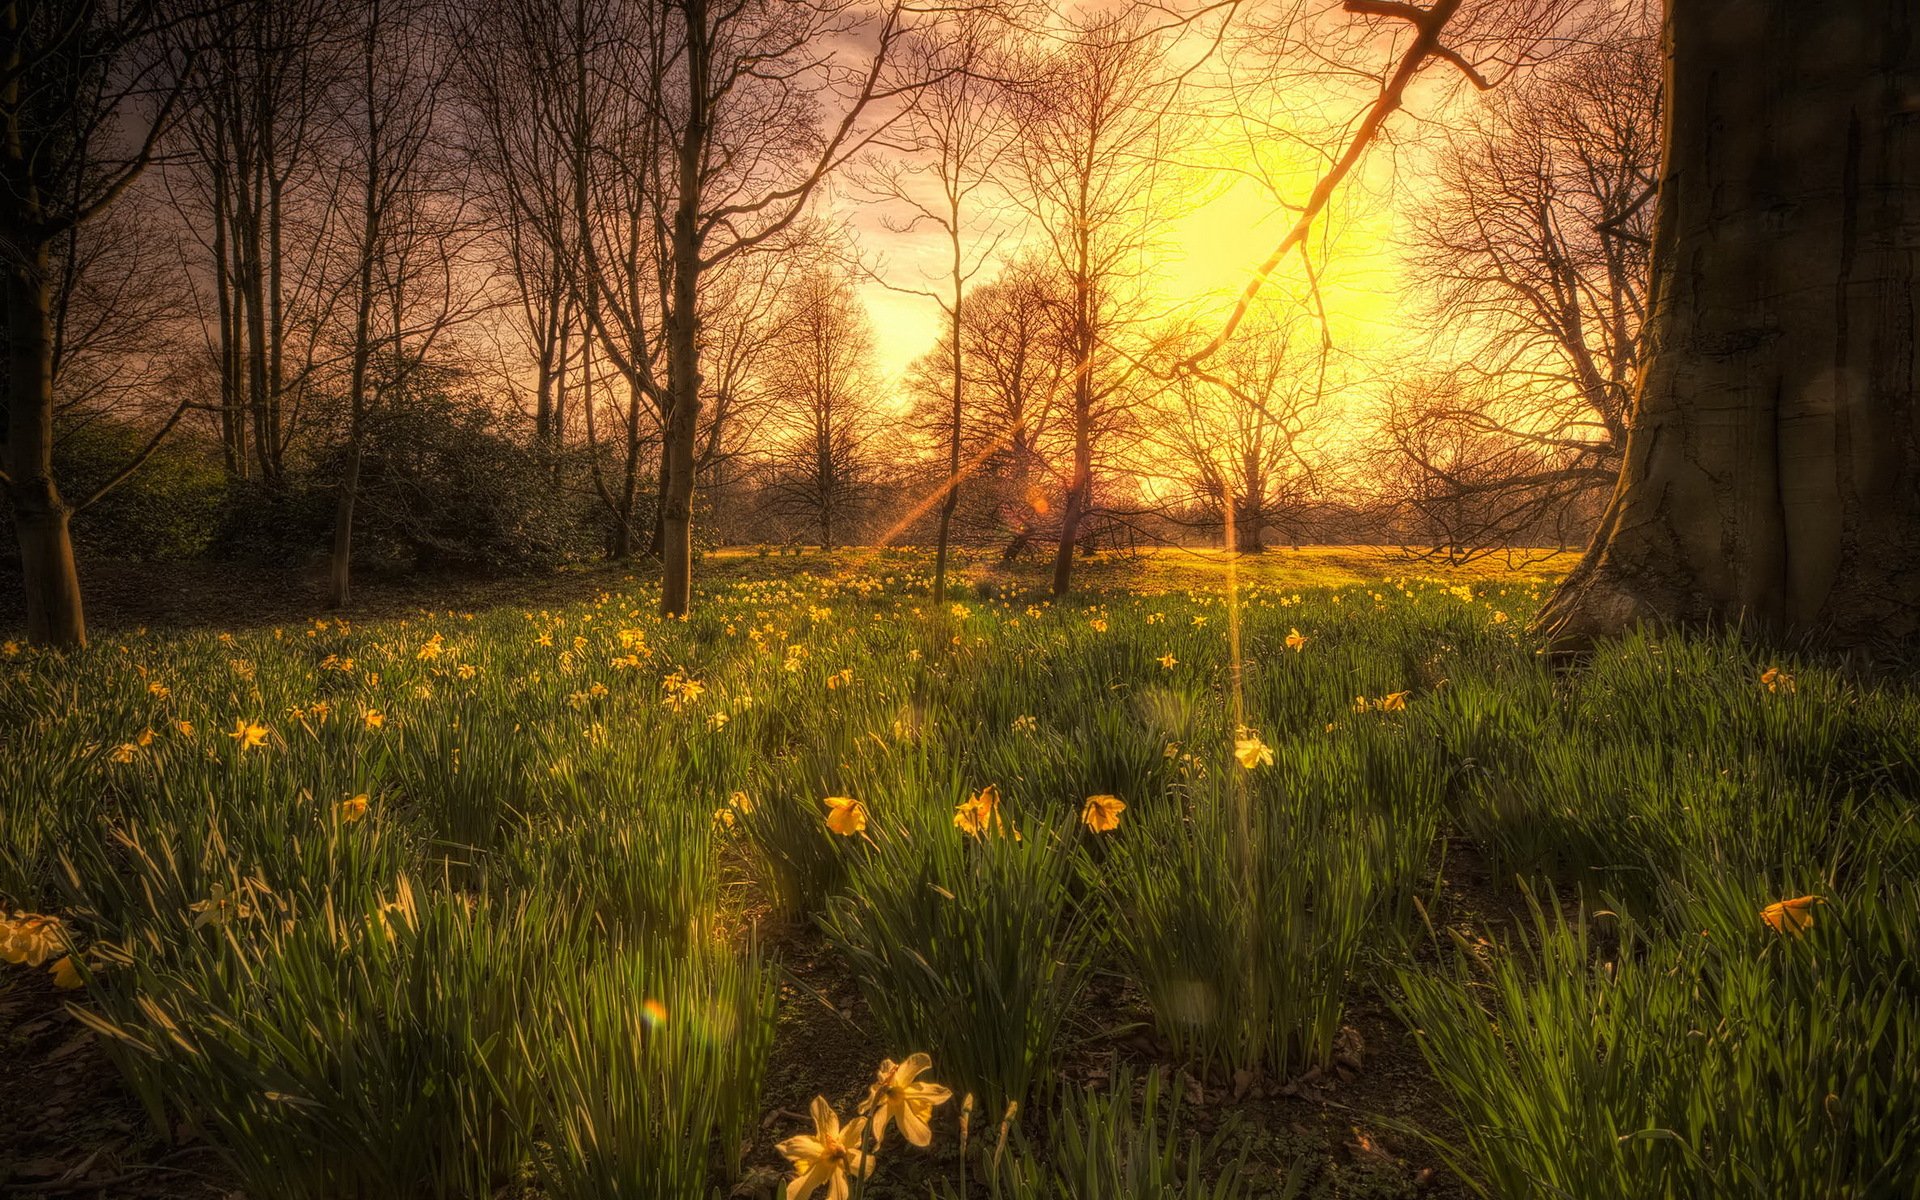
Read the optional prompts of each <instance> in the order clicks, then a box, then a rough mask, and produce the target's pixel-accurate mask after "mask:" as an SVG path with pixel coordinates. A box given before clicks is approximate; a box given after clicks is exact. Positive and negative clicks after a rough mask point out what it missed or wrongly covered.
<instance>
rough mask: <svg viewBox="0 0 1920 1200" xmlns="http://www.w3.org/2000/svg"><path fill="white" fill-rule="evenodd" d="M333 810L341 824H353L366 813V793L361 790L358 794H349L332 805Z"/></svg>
mask: <svg viewBox="0 0 1920 1200" xmlns="http://www.w3.org/2000/svg"><path fill="white" fill-rule="evenodd" d="M333 812H334V815H335V816H336V817H338V818H340V823H341V824H342V825H351V824H353V823H354V822H355V821H358V820H359V819H360V818H361V817H364V816H366V815H367V794H366V793H365V792H361V793H360V794H359V795H358V796H350V797H348V798H347V799H345V800H342V801H341V802H340V803H338V804H336V805H334V806H333Z"/></svg>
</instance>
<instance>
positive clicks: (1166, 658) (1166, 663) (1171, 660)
mask: <svg viewBox="0 0 1920 1200" xmlns="http://www.w3.org/2000/svg"><path fill="white" fill-rule="evenodd" d="M1179 662H1180V660H1179V659H1177V658H1175V657H1174V656H1173V651H1171V650H1169V651H1167V652H1166V653H1165V654H1162V655H1161V656H1160V658H1159V663H1160V665H1161V666H1162V667H1165V668H1166V669H1167V670H1169V671H1171V670H1173V668H1174V667H1175V666H1176V665H1178V663H1179Z"/></svg>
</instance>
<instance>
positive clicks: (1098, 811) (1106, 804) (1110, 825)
mask: <svg viewBox="0 0 1920 1200" xmlns="http://www.w3.org/2000/svg"><path fill="white" fill-rule="evenodd" d="M1126 810H1127V803H1126V801H1124V800H1122V799H1121V798H1120V797H1118V796H1106V795H1100V796H1088V797H1087V802H1086V803H1085V804H1083V805H1081V806H1080V819H1081V820H1082V821H1083V822H1085V823H1086V826H1087V828H1088V829H1091V830H1093V831H1094V832H1095V833H1112V832H1113V831H1114V830H1116V829H1118V828H1120V814H1121V813H1123V812H1125V811H1126Z"/></svg>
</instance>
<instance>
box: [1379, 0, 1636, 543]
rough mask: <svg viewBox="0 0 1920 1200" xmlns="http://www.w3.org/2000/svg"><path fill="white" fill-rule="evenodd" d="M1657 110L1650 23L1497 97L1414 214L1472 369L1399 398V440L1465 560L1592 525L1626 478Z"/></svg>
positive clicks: (1425, 267)
mask: <svg viewBox="0 0 1920 1200" xmlns="http://www.w3.org/2000/svg"><path fill="white" fill-rule="evenodd" d="M1658 106H1659V73H1658V45H1657V33H1656V31H1655V30H1654V29H1653V28H1651V22H1650V20H1649V19H1648V18H1646V15H1645V14H1644V13H1641V14H1639V19H1637V20H1633V21H1628V22H1623V27H1622V28H1621V29H1620V30H1619V31H1618V32H1617V33H1616V35H1615V36H1614V37H1612V38H1609V39H1605V40H1601V41H1599V42H1597V43H1595V44H1594V45H1591V46H1587V47H1582V48H1580V49H1577V50H1574V51H1570V52H1568V53H1564V54H1562V55H1560V56H1558V57H1556V58H1554V59H1553V60H1552V61H1550V62H1548V63H1546V64H1544V65H1542V66H1539V67H1536V68H1534V69H1533V70H1531V71H1530V72H1528V73H1526V74H1525V75H1523V76H1521V77H1519V78H1517V79H1515V80H1514V81H1513V82H1511V83H1509V84H1507V85H1506V86H1505V87H1503V88H1501V89H1500V90H1499V91H1497V92H1494V93H1492V95H1491V103H1490V104H1489V105H1488V106H1487V107H1486V109H1485V110H1484V111H1483V112H1482V113H1480V114H1479V115H1478V116H1477V117H1476V118H1475V119H1474V120H1472V121H1471V122H1470V123H1468V124H1467V125H1466V126H1465V127H1464V128H1461V129H1459V130H1457V131H1454V132H1452V133H1450V134H1449V135H1448V139H1447V145H1446V148H1445V151H1444V153H1443V154H1442V155H1441V157H1440V159H1439V172H1438V174H1439V187H1438V189H1437V192H1436V194H1435V195H1434V196H1433V197H1432V198H1431V199H1430V200H1427V201H1425V202H1423V203H1421V204H1418V205H1416V206H1414V207H1413V209H1412V213H1411V225H1412V230H1413V237H1414V239H1415V250H1414V254H1413V261H1414V263H1415V265H1416V269H1417V270H1418V272H1419V276H1420V278H1421V279H1422V280H1423V281H1424V282H1425V283H1426V285H1427V286H1428V287H1429V288H1430V289H1431V291H1432V294H1433V296H1434V299H1435V312H1434V316H1435V321H1434V328H1435V329H1436V330H1437V331H1439V334H1440V336H1439V337H1438V338H1437V339H1436V340H1437V341H1438V345H1437V347H1436V353H1437V354H1438V355H1440V356H1442V357H1443V358H1451V359H1453V360H1454V361H1455V362H1456V363H1457V365H1455V366H1453V367H1451V368H1450V369H1449V370H1448V371H1447V378H1446V379H1444V380H1439V381H1435V382H1434V384H1433V385H1432V386H1429V387H1427V388H1425V389H1422V390H1421V391H1420V392H1418V393H1413V392H1408V393H1403V394H1402V395H1401V396H1400V397H1398V402H1397V403H1396V404H1395V405H1394V406H1393V408H1392V410H1391V411H1392V416H1393V419H1392V421H1391V422H1390V423H1389V426H1388V432H1389V434H1390V436H1391V437H1392V439H1393V441H1394V443H1395V447H1396V449H1397V451H1398V452H1399V455H1400V457H1401V459H1402V462H1403V463H1404V464H1405V465H1406V466H1410V467H1411V468H1412V470H1413V472H1414V474H1415V476H1416V477H1417V478H1418V480H1419V483H1420V486H1419V488H1418V489H1417V490H1418V494H1419V496H1420V498H1421V500H1422V502H1423V503H1424V504H1426V505H1427V506H1428V509H1429V511H1430V512H1441V511H1444V512H1446V513H1448V514H1449V519H1448V520H1447V521H1446V522H1445V527H1446V538H1445V539H1444V540H1445V547H1444V552H1445V553H1446V554H1448V555H1449V557H1452V558H1455V559H1458V558H1459V557H1460V556H1461V555H1462V554H1469V555H1470V554H1473V553H1477V552H1484V551H1485V550H1488V549H1491V548H1495V547H1498V546H1502V545H1512V544H1515V542H1516V540H1517V539H1520V538H1522V537H1523V536H1524V535H1526V534H1527V533H1528V531H1532V530H1537V529H1539V528H1541V527H1542V523H1543V522H1545V521H1555V522H1556V523H1558V524H1560V525H1561V526H1562V527H1563V528H1565V526H1566V525H1567V522H1568V521H1569V520H1570V519H1571V518H1573V517H1575V516H1577V515H1582V514H1584V515H1585V516H1587V517H1588V518H1589V519H1590V518H1591V517H1592V515H1593V513H1592V508H1593V507H1594V506H1592V505H1590V504H1587V503H1586V501H1587V500H1588V499H1589V498H1591V497H1592V496H1593V495H1594V494H1595V493H1596V492H1599V491H1600V490H1602V489H1604V488H1607V487H1610V486H1611V485H1612V483H1613V480H1614V478H1615V477H1616V476H1617V475H1618V474H1619V470H1620V456H1621V454H1622V452H1623V451H1624V449H1625V445H1626V427H1627V417H1628V414H1629V411H1630V408H1631V404H1632V396H1633V389H1634V386H1635V383H1636V380H1637V375H1638V363H1639V349H1640V347H1639V341H1640V329H1641V323H1642V321H1643V320H1644V319H1645V316H1646V289H1647V278H1648V275H1647V248H1648V245H1649V241H1648V237H1649V233H1650V231H1651V224H1652V220H1651V218H1652V208H1651V205H1649V204H1648V201H1649V200H1650V199H1651V197H1652V194H1653V190H1654V184H1655V171H1656V170H1657V162H1656V159H1657V157H1658V153H1659V151H1658V144H1659V126H1658V117H1659V114H1658ZM1502 492H1504V493H1507V494H1506V495H1501V494H1500V493H1502ZM1450 496H1451V497H1452V498H1453V499H1457V500H1458V501H1459V503H1457V504H1456V503H1452V502H1451V501H1450V498H1449V497H1450ZM1476 516H1477V517H1478V518H1480V519H1483V520H1484V522H1485V523H1484V524H1480V525H1478V527H1476V524H1475V517H1476ZM1568 532H1570V530H1569V531H1568ZM1562 536H1563V537H1564V536H1565V535H1564V534H1563V535H1562Z"/></svg>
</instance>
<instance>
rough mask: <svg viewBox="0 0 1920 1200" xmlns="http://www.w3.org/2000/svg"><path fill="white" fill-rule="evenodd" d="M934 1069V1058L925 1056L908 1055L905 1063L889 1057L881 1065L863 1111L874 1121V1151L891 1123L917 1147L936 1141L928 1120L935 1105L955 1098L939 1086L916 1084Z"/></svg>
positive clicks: (878, 1146)
mask: <svg viewBox="0 0 1920 1200" xmlns="http://www.w3.org/2000/svg"><path fill="white" fill-rule="evenodd" d="M932 1066H933V1059H931V1058H929V1057H928V1056H927V1055H925V1054H913V1055H909V1056H908V1057H907V1061H905V1062H903V1063H896V1062H894V1061H893V1060H892V1059H890V1058H889V1059H887V1060H886V1061H884V1062H882V1063H881V1064H880V1070H879V1071H878V1072H877V1073H876V1075H875V1076H874V1081H873V1088H872V1090H870V1091H869V1092H868V1093H867V1103H866V1107H865V1108H864V1109H863V1110H862V1111H863V1112H866V1113H868V1114H869V1115H870V1116H871V1117H872V1118H873V1147H874V1149H876V1150H878V1149H879V1148H880V1143H881V1141H882V1140H883V1139H884V1138H885V1137H886V1134H887V1124H888V1122H892V1123H894V1124H897V1125H898V1126H900V1132H901V1134H903V1135H904V1136H905V1137H906V1139H907V1140H908V1141H909V1142H912V1143H913V1144H914V1145H916V1146H925V1145H927V1144H929V1143H930V1142H932V1141H933V1130H931V1129H929V1128H928V1127H927V1118H928V1117H930V1116H932V1115H933V1110H934V1107H935V1106H936V1105H941V1104H945V1103H946V1102H947V1101H948V1100H950V1099H952V1098H953V1093H952V1092H951V1091H950V1090H948V1089H946V1088H943V1087H941V1086H940V1085H939V1084H937V1083H920V1082H916V1081H917V1080H918V1079H919V1077H920V1076H921V1075H922V1074H924V1073H925V1072H926V1071H927V1070H929V1069H930V1068H931V1067H932Z"/></svg>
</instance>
